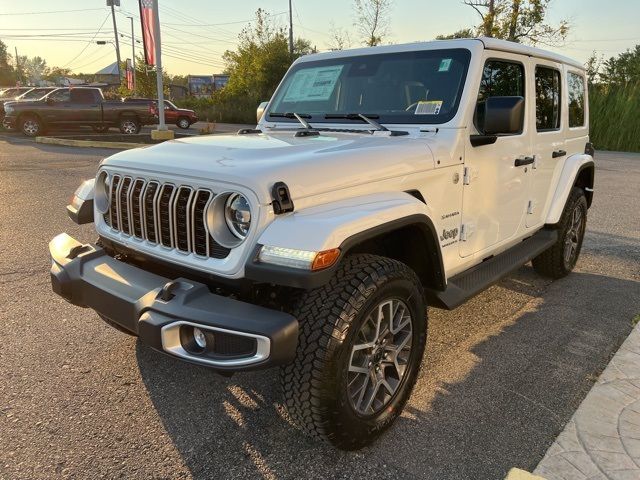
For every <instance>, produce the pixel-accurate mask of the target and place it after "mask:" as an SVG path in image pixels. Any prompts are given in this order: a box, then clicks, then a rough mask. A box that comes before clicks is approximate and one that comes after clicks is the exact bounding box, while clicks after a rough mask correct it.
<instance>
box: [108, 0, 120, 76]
mask: <svg viewBox="0 0 640 480" xmlns="http://www.w3.org/2000/svg"><path fill="white" fill-rule="evenodd" d="M115 4H117V5H118V6H120V0H107V6H110V7H111V18H112V19H113V34H114V35H115V37H116V59H117V62H118V78H119V79H120V81H122V72H121V71H120V42H119V41H118V25H117V23H116V11H115V8H114V5H115Z"/></svg>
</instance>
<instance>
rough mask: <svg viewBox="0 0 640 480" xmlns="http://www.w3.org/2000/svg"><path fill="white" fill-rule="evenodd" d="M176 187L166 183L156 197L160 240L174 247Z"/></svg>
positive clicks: (167, 245) (163, 243)
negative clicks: (174, 199)
mask: <svg viewBox="0 0 640 480" xmlns="http://www.w3.org/2000/svg"><path fill="white" fill-rule="evenodd" d="M174 195H175V187H174V186H173V185H171V184H170V183H165V184H164V185H162V187H161V188H160V195H158V198H157V199H156V219H157V220H156V222H157V223H158V237H159V238H158V240H160V243H161V244H162V245H164V246H165V247H170V248H173V225H172V224H173V197H174Z"/></svg>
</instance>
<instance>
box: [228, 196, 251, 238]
mask: <svg viewBox="0 0 640 480" xmlns="http://www.w3.org/2000/svg"><path fill="white" fill-rule="evenodd" d="M224 218H225V220H226V221H227V225H228V227H229V230H231V233H233V234H234V235H235V236H236V237H238V238H240V239H242V240H244V238H245V237H246V236H247V233H249V227H250V226H251V209H250V208H249V201H248V200H247V199H246V198H245V197H244V196H243V195H241V194H239V193H232V194H231V195H229V198H227V201H226V202H225V205H224Z"/></svg>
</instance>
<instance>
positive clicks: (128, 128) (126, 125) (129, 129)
mask: <svg viewBox="0 0 640 480" xmlns="http://www.w3.org/2000/svg"><path fill="white" fill-rule="evenodd" d="M121 128H122V132H123V133H126V134H127V135H133V134H134V133H136V131H137V130H138V126H137V125H136V122H134V121H133V120H125V121H123V122H122V124H121Z"/></svg>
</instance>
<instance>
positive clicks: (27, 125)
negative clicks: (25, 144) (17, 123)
mask: <svg viewBox="0 0 640 480" xmlns="http://www.w3.org/2000/svg"><path fill="white" fill-rule="evenodd" d="M39 130H40V124H39V123H38V122H37V121H35V120H31V119H29V120H26V121H25V122H24V123H23V124H22V131H23V132H24V133H26V134H27V135H35V134H36V133H38V131H39Z"/></svg>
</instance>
